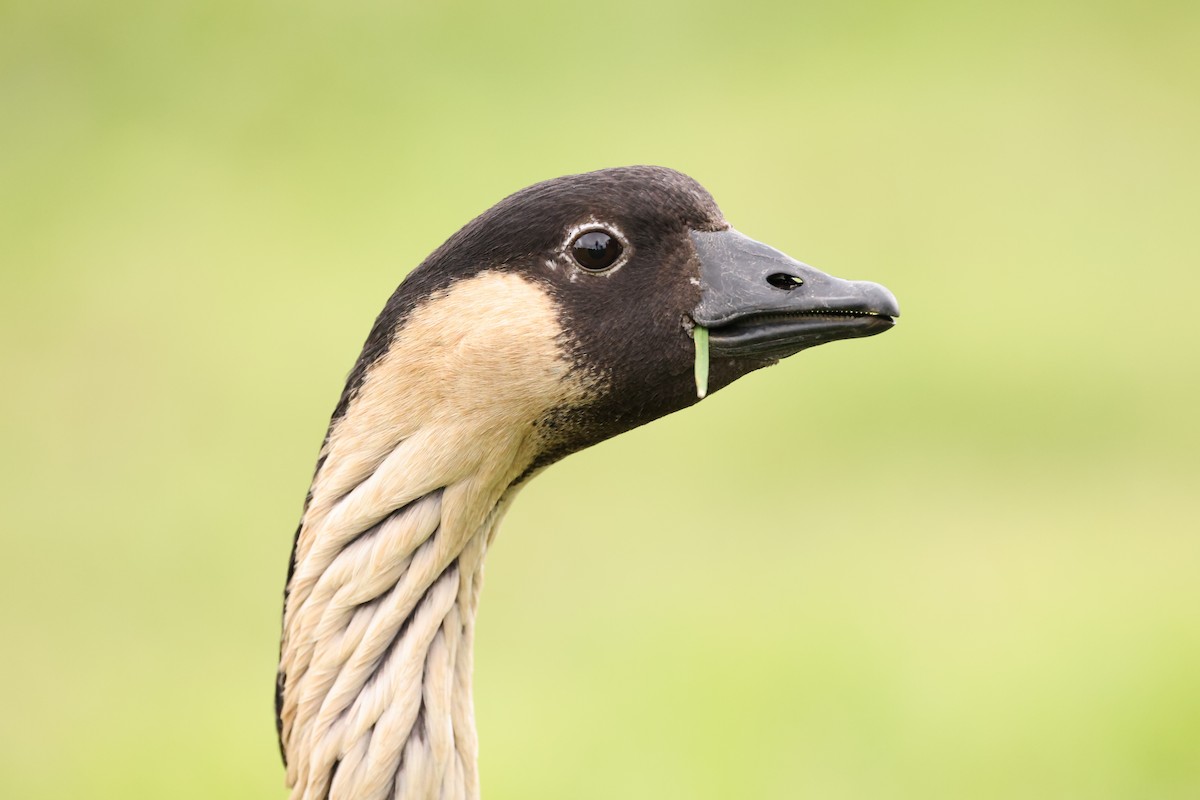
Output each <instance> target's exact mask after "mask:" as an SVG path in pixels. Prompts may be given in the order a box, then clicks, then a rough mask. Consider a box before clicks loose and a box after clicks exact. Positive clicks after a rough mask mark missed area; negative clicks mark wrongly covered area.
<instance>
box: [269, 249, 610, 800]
mask: <svg viewBox="0 0 1200 800" xmlns="http://www.w3.org/2000/svg"><path fill="white" fill-rule="evenodd" d="M563 348H564V336H563V332H562V329H561V323H560V320H559V315H558V312H557V310H556V308H555V306H554V303H553V301H552V300H551V298H550V297H549V295H548V294H547V293H546V292H545V291H544V289H543V288H542V287H540V286H538V285H537V284H536V283H535V282H533V281H530V280H527V279H525V278H522V277H520V276H518V275H516V274H512V273H502V272H489V271H484V272H481V273H479V274H477V275H475V276H474V277H470V278H466V279H462V280H459V281H456V282H454V283H452V284H451V285H449V286H447V287H445V288H443V289H441V290H439V291H437V292H435V293H434V294H433V295H431V296H430V297H428V298H427V299H424V300H422V302H421V303H420V304H419V305H417V306H416V307H415V308H413V309H412V310H411V311H410V313H408V314H407V318H406V319H405V320H404V321H403V324H402V325H400V326H399V327H398V329H397V330H396V331H395V333H394V335H393V336H392V338H391V340H390V342H389V343H388V344H387V346H386V348H384V349H383V350H382V353H381V355H379V356H378V357H377V358H376V359H374V361H373V362H372V363H371V364H369V365H367V367H366V369H365V371H364V372H363V374H362V375H361V382H360V384H359V385H358V386H357V387H356V388H355V391H354V392H353V396H351V397H349V398H348V399H347V400H346V401H344V402H343V406H344V407H343V408H341V409H340V410H341V414H340V416H338V417H337V418H336V419H335V421H334V423H333V424H332V426H331V428H330V431H329V434H328V436H327V439H326V442H325V445H324V447H323V448H322V452H321V459H320V461H319V464H320V466H319V468H318V470H317V474H316V476H315V477H314V480H313V484H312V488H311V491H310V499H309V502H308V504H307V507H306V510H305V513H304V516H303V519H302V521H301V526H300V530H299V533H298V534H297V540H296V547H295V554H294V557H293V572H292V575H291V578H290V580H289V583H288V592H287V599H286V603H285V610H284V634H283V642H282V647H281V658H280V698H279V703H280V708H279V711H280V715H279V716H280V740H281V744H282V746H283V749H284V754H285V758H286V761H287V769H288V783H289V785H291V786H292V787H293V788H292V799H293V800H317V799H318V798H325V797H329V798H333V799H334V800H337V799H338V798H353V799H354V800H366V799H367V798H404V799H405V800H413V799H420V800H424V799H425V798H464V799H465V798H474V797H477V796H478V780H477V774H476V749H477V748H476V736H475V728H474V719H473V709H472V700H471V653H472V640H473V634H474V623H475V611H476V608H477V603H478V598H479V589H480V582H481V579H482V571H483V561H484V556H485V554H486V552H487V548H488V545H489V543H490V542H491V540H492V537H493V536H494V534H495V530H496V526H497V524H498V523H499V520H500V517H501V516H502V515H503V511H504V509H505V508H506V507H507V504H508V501H509V500H510V499H511V496H512V494H513V492H514V491H515V488H514V484H515V483H516V482H517V481H518V480H519V479H520V478H521V477H522V476H524V475H525V474H526V473H527V472H528V471H529V469H530V468H531V466H532V465H534V463H535V461H536V460H537V459H538V457H539V455H540V454H541V453H543V452H545V450H546V448H547V446H548V442H547V439H546V432H545V428H544V427H542V426H540V425H539V423H540V422H542V421H544V420H545V419H546V418H547V416H548V415H550V414H552V413H553V412H554V411H555V410H556V409H561V408H568V407H570V406H572V405H574V404H577V403H579V402H580V401H581V399H582V398H583V397H585V396H586V395H587V394H588V393H589V392H591V391H593V390H594V388H595V385H596V383H597V381H598V380H600V377H599V376H596V375H590V374H587V373H584V372H581V370H580V369H579V368H578V367H577V366H575V365H574V364H573V363H572V362H571V360H570V359H569V358H567V357H566V354H565V352H564V349H563Z"/></svg>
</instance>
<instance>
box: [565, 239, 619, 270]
mask: <svg viewBox="0 0 1200 800" xmlns="http://www.w3.org/2000/svg"><path fill="white" fill-rule="evenodd" d="M571 255H572V256H574V257H575V262H576V263H577V264H579V266H581V267H583V268H584V269H586V270H590V271H592V272H599V271H600V270H604V269H608V268H609V267H611V266H612V265H613V264H614V263H615V262H616V260H617V259H618V258H620V257H621V243H620V242H618V241H617V239H616V237H615V236H611V235H609V234H607V233H605V232H604V231H587V232H585V233H581V234H579V236H577V237H575V241H573V242H571Z"/></svg>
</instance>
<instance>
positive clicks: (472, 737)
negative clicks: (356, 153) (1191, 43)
mask: <svg viewBox="0 0 1200 800" xmlns="http://www.w3.org/2000/svg"><path fill="white" fill-rule="evenodd" d="M898 315H899V307H898V305H897V303H896V300H895V298H894V297H893V295H892V294H891V293H890V292H889V291H888V290H887V289H885V288H884V287H882V286H880V285H878V284H875V283H868V282H862V281H845V280H840V279H838V278H834V277H831V276H829V275H826V274H824V273H822V272H819V271H818V270H816V269H814V268H812V267H810V266H808V265H806V264H803V263H800V262H798V261H795V260H793V259H791V258H789V257H788V256H786V255H784V254H783V253H781V252H779V251H778V250H775V249H773V248H771V247H768V246H767V245H765V244H761V243H759V242H757V241H755V240H753V239H751V238H749V237H747V236H745V235H743V234H741V233H739V232H737V231H736V230H734V229H733V228H732V227H731V226H730V225H729V223H728V222H727V221H726V220H725V218H724V216H723V215H722V214H721V211H720V210H719V209H718V207H717V205H716V203H715V201H714V200H713V198H712V197H711V195H710V194H709V193H708V192H707V191H706V190H705V189H704V188H702V187H701V186H700V184H699V183H697V182H696V181H694V180H693V179H691V178H690V177H688V176H686V175H684V174H682V173H679V172H676V171H673V170H670V169H666V168H662V167H649V166H639V167H621V168H613V169H605V170H600V171H598V172H590V173H585V174H580V175H569V176H565V177H561V178H556V179H553V180H549V181H545V182H542V183H538V184H535V185H533V186H530V187H528V188H526V189H523V190H521V191H518V192H516V193H515V194H513V195H511V196H509V197H508V198H506V199H504V200H502V201H501V202H499V203H497V204H496V205H495V206H493V207H492V208H491V209H489V210H488V211H486V212H484V213H483V214H482V215H480V216H479V217H477V218H476V219H474V220H473V221H471V222H470V223H468V224H467V225H466V226H465V227H463V228H462V229H461V230H459V231H458V232H457V233H455V234H454V235H452V236H451V237H450V238H449V239H448V240H447V241H446V242H445V243H444V244H443V245H442V246H441V247H439V248H438V249H437V250H435V251H434V252H433V253H432V254H431V255H430V256H429V257H428V258H426V259H425V261H424V262H422V263H421V264H420V265H419V266H418V267H417V268H416V269H415V270H413V271H412V272H411V273H410V274H409V275H408V276H407V277H406V278H405V279H404V280H403V282H401V284H400V286H399V287H398V288H397V289H396V291H395V293H394V294H393V295H392V296H391V298H390V299H389V300H388V301H387V304H386V305H385V306H384V308H383V311H382V312H381V313H380V314H379V317H378V318H377V319H376V320H375V323H374V325H373V327H372V328H371V331H370V334H369V336H368V337H367V340H366V344H365V345H364V347H363V350H362V354H361V355H360V356H359V358H358V361H357V362H356V363H355V365H354V367H353V369H352V370H351V372H350V373H349V376H348V379H347V381H346V385H345V388H344V390H343V391H342V394H341V397H340V399H339V401H338V403H337V406H336V408H335V410H334V412H333V417H332V420H331V422H330V425H329V429H328V433H327V434H326V436H325V440H324V444H323V445H322V447H321V449H320V453H319V457H318V460H317V465H316V470H315V473H314V476H313V480H312V484H311V487H310V489H309V491H308V496H307V498H306V500H305V503H304V508H303V512H302V516H301V520H300V525H299V529H298V530H297V533H296V537H295V542H294V544H293V549H292V555H291V559H290V562H289V566H288V572H287V582H286V588H285V590H284V612H283V632H282V637H281V644H280V659H279V670H278V676H277V682H276V712H277V714H276V716H277V725H278V734H279V741H280V748H281V750H282V754H283V758H284V763H285V765H286V771H287V784H288V786H289V787H291V795H290V797H291V800H318V799H319V798H331V800H348V799H352V800H374V799H378V800H383V798H398V799H399V800H432V799H433V798H440V799H444V800H451V799H456V800H459V799H461V800H473V799H474V798H478V797H479V780H478V773H477V766H476V753H477V740H476V732H475V724H474V712H473V707H472V696H471V671H472V641H473V638H474V630H475V616H476V609H477V607H478V603H479V592H480V583H481V580H482V577H483V563H484V557H485V555H486V554H487V550H488V548H489V547H490V546H491V544H492V542H493V540H494V538H495V535H496V530H497V527H498V525H499V524H500V521H501V518H502V517H503V516H504V512H505V510H506V509H507V508H508V507H509V505H510V503H511V502H512V500H513V497H514V495H515V494H516V493H517V491H518V490H519V488H520V487H521V486H523V485H524V484H526V483H528V481H529V479H530V478H532V477H533V476H534V475H535V474H537V473H538V472H539V471H541V470H542V469H544V468H545V467H547V466H548V465H550V464H552V463H553V462H555V461H558V460H559V459H561V458H563V457H564V456H567V455H569V454H571V453H574V452H576V451H578V450H581V449H583V448H585V447H588V446H590V445H592V444H595V443H597V442H600V441H602V440H604V439H608V438H610V437H612V436H615V435H617V434H619V433H622V432H624V431H627V430H629V429H631V428H635V427H637V426H639V425H642V424H645V423H647V422H650V421H651V420H654V419H657V418H658V417H661V416H664V415H666V414H669V413H671V412H673V411H677V410H679V409H682V408H685V407H687V406H690V405H692V404H693V403H696V402H697V401H698V400H700V399H702V398H703V397H705V396H707V395H708V394H711V393H712V392H714V391H717V390H720V389H722V388H723V387H725V386H727V385H728V384H729V383H731V382H732V381H734V380H736V379H737V378H739V377H741V376H743V375H745V374H747V373H749V372H752V371H754V370H757V369H759V368H761V367H765V366H768V365H771V364H774V363H776V362H777V361H779V360H780V359H782V358H784V357H786V356H789V355H792V354H794V353H797V352H800V351H801V350H804V349H806V348H809V347H814V346H816V345H820V344H824V343H826V342H832V341H836V340H839V339H849V338H856V337H864V336H872V335H875V334H878V333H881V332H883V331H885V330H887V329H889V328H891V327H892V326H893V324H894V322H895V318H896V317H897V316H898Z"/></svg>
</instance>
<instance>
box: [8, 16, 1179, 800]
mask: <svg viewBox="0 0 1200 800" xmlns="http://www.w3.org/2000/svg"><path fill="white" fill-rule="evenodd" d="M1198 98H1200V5H1198V4H1196V3H1193V2H1154V3H1146V2H1138V3H1135V2H1060V3H1044V2H1004V3H982V4H980V3H959V2H950V1H949V0H928V2H921V1H918V2H872V3H835V2H823V3H814V2H806V1H805V2H779V3H768V2H755V1H751V2H742V3H736V4H732V5H731V4H725V3H713V2H707V3H695V2H693V3H683V2H667V3H655V4H651V5H646V4H643V3H634V2H625V3H616V4H611V5H597V4H595V3H591V4H570V3H550V2H545V3H535V2H526V3H513V2H509V3H503V4H500V3H497V4H487V5H485V4H474V5H472V4H463V3H460V4H438V3H432V2H422V3H383V2H370V1H369V0H363V1H362V2H345V3H338V4H309V3H301V4H296V3H283V2H263V1H262V0H252V1H251V2H244V1H242V0H239V1H238V2H233V1H232V0H216V1H214V2H205V3H197V2H180V3H151V2H141V1H137V0H120V1H119V2H106V3H86V2H84V3H72V2H62V3H53V4H51V3H36V2H28V1H23V0H16V1H15V2H14V0H6V1H5V2H3V3H0V266H2V274H3V287H2V291H0V312H2V314H0V363H2V365H3V372H4V385H5V391H3V393H2V394H0V418H2V419H3V424H4V456H3V458H2V460H0V486H2V488H0V492H2V493H3V496H2V497H0V502H2V503H3V508H4V523H3V531H2V535H3V557H2V558H0V633H2V635H3V639H2V641H3V657H2V658H0V679H2V680H0V687H2V688H0V691H2V692H3V713H2V714H0V796H3V797H6V798H43V797H44V798H62V797H114V798H116V797H119V798H163V797H170V798H213V797H221V798H263V797H266V798H272V797H274V798H282V797H284V796H285V793H284V791H283V788H282V787H283V771H282V768H281V766H280V763H279V757H278V752H277V749H276V744H275V732H274V721H273V709H272V684H273V680H274V669H275V657H276V649H277V642H278V628H279V614H280V597H281V590H282V585H283V579H284V572H285V566H286V560H287V556H288V552H289V547H290V544H291V538H292V534H293V531H294V529H295V524H296V521H297V519H298V516H299V512H300V506H301V502H302V500H303V497H304V493H305V490H306V488H307V485H308V481H309V478H310V476H311V470H312V466H313V462H314V459H315V455H316V451H317V448H318V445H319V443H320V440H321V437H322V435H323V433H324V430H325V427H326V424H327V421H328V415H329V412H330V411H331V409H332V407H333V405H334V403H335V401H336V399H337V396H338V393H339V391H340V389H341V383H342V380H343V378H344V376H345V374H346V372H347V371H348V370H349V368H350V366H351V364H352V363H353V361H354V358H355V357H356V355H357V353H358V349H359V347H360V346H361V343H362V341H363V339H364V338H365V336H366V333H367V330H368V328H369V326H370V323H371V321H372V320H373V318H374V316H375V314H376V313H377V312H378V310H379V308H380V307H381V306H382V304H383V302H384V300H385V299H386V297H387V296H388V294H389V293H390V292H391V291H392V289H393V288H394V286H395V284H396V283H397V282H398V281H399V280H400V278H401V277H402V276H403V275H404V273H405V272H406V270H408V269H409V268H411V267H412V266H414V265H415V264H417V263H418V262H419V261H420V260H421V258H423V257H424V255H425V254H427V253H428V252H429V251H430V250H432V249H433V248H434V247H436V246H437V245H438V244H440V243H441V242H442V241H443V240H444V239H445V237H446V236H448V235H449V234H450V233H451V232H453V231H454V230H455V229H456V228H458V227H459V226H460V225H461V224H463V223H464V222H466V221H467V220H468V219H470V218H471V217H473V216H474V215H475V214H477V213H479V212H481V211H483V210H484V209H486V208H487V207H488V206H490V205H491V204H492V203H494V202H495V201H497V200H498V199H500V198H501V197H503V196H504V195H506V194H507V193H509V192H511V191H514V190H516V189H518V188H520V187H523V186H525V185H527V184H529V183H532V182H534V181H537V180H541V179H544V178H548V177H553V176H555V175H560V174H564V173H568V172H578V171H584V170H590V169H595V168H599V167H604V166H612V165H618V164H630V163H656V164H664V165H668V166H672V167H675V168H678V169H681V170H683V171H685V172H688V173H690V174H691V175H693V176H694V177H696V178H697V179H699V180H700V181H701V182H702V183H704V184H705V185H706V186H707V187H708V188H709V189H710V190H711V191H712V192H713V194H714V195H715V196H716V197H717V199H718V201H719V202H720V203H721V205H722V207H723V209H724V211H725V213H726V215H727V216H728V218H729V219H730V220H731V221H732V222H733V223H734V224H735V225H736V226H737V227H738V228H739V229H741V230H742V231H744V232H745V233H747V234H749V235H751V236H755V237H756V238H760V239H762V240H764V241H767V242H770V243H772V244H774V245H775V246H777V247H780V248H781V249H783V250H785V251H787V252H789V253H790V254H792V255H794V256H796V257H797V258H800V259H802V260H805V261H807V262H809V263H811V264H814V265H816V266H818V267H820V268H823V269H826V270H828V271H830V272H833V273H835V274H838V275H841V276H843V277H850V278H864V279H870V280H876V281H879V282H882V283H884V284H886V285H887V286H889V287H890V288H891V289H892V290H893V291H894V292H895V293H896V294H897V296H898V297H899V298H900V301H901V304H902V306H903V309H904V317H903V319H902V320H901V322H900V324H899V325H898V327H897V328H896V330H894V331H893V332H890V333H888V334H887V335H886V336H882V337H879V338H877V339H872V340H870V341H864V342H848V343H839V344H836V345H833V346H830V347H825V348H820V349H817V350H815V351H811V352H808V353H805V354H803V355H801V356H799V357H797V358H795V359H793V360H791V361H789V362H787V363H785V364H784V365H782V366H779V367H776V368H773V369H771V370H767V371H765V372H761V373H758V374H756V375H754V376H751V377H749V378H747V379H745V380H744V381H742V382H741V383H740V384H738V385H737V386H735V387H734V388H732V389H731V390H730V391H727V392H722V393H720V394H718V395H716V396H714V397H713V398H711V399H710V400H709V401H706V402H704V403H703V404H701V405H699V406H698V407H695V408H693V409H690V410H688V411H686V412H684V413H681V414H678V415H676V416H674V417H671V418H668V419H666V420H663V421H662V422H659V423H657V424H655V425H652V426H650V427H648V428H645V429H643V430H640V431H637V432H635V433H633V434H630V435H627V436H624V437H622V438H619V439H617V440H615V441H612V442H608V443H606V444H603V445H601V446H598V447H596V448H594V449H592V450H590V451H587V452H585V453H582V454H579V455H576V456H573V457H571V458H569V459H568V460H566V461H565V462H564V463H562V464H560V465H558V466H557V467H555V468H553V469H551V470H549V471H548V472H547V473H546V474H545V475H543V476H541V477H539V478H538V479H537V480H536V481H534V482H533V483H532V484H531V485H530V486H529V487H528V488H527V489H526V490H525V491H524V492H523V494H522V495H521V497H520V498H519V499H518V501H517V503H516V505H515V507H514V509H513V510H512V512H511V514H510V515H509V517H508V519H507V521H506V524H505V526H504V529H503V531H502V532H501V534H500V537H499V540H498V542H497V546H496V547H495V548H494V549H493V551H492V554H491V557H490V559H489V569H488V582H487V588H486V590H485V592H484V598H483V604H482V616H481V619H480V627H479V642H478V648H477V649H478V656H477V664H476V679H477V696H476V702H477V708H478V714H479V728H480V736H481V741H482V753H481V770H482V779H483V785H484V794H485V796H486V797H487V798H490V800H496V799H497V798H563V797H570V798H597V799H599V798H614V797H620V798H676V797H679V798H730V797H765V798H795V797H813V798H922V799H925V798H947V799H949V798H956V799H957V798H964V797H971V798H1193V797H1198V796H1200V520H1198V519H1197V517H1198V514H1197V498H1198V496H1200V491H1198V490H1200V460H1198V458H1197V449H1198V446H1200V430H1198V425H1197V417H1198V415H1200V348H1198V346H1197V345H1198V344H1200V337H1198V336H1197V334H1196V332H1195V324H1196V322H1195V317H1196V310H1195V308H1194V307H1193V306H1194V304H1195V303H1196V298H1197V296H1200V263H1198V259H1197V256H1196V253H1197V246H1196V238H1197V236H1196V235H1197V232H1198V231H1200V226H1198V224H1197V222H1198V219H1200V191H1198V187H1200V144H1198V143H1200V102H1198Z"/></svg>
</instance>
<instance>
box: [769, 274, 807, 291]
mask: <svg viewBox="0 0 1200 800" xmlns="http://www.w3.org/2000/svg"><path fill="white" fill-rule="evenodd" d="M767 283H769V284H771V285H772V286H774V287H775V288H776V289H783V290H784V291H787V292H790V291H791V290H792V289H795V288H796V287H797V286H800V285H801V284H802V283H804V279H803V278H801V277H800V276H798V275H789V274H788V273H786V272H776V273H774V274H773V275H768V276H767Z"/></svg>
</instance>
